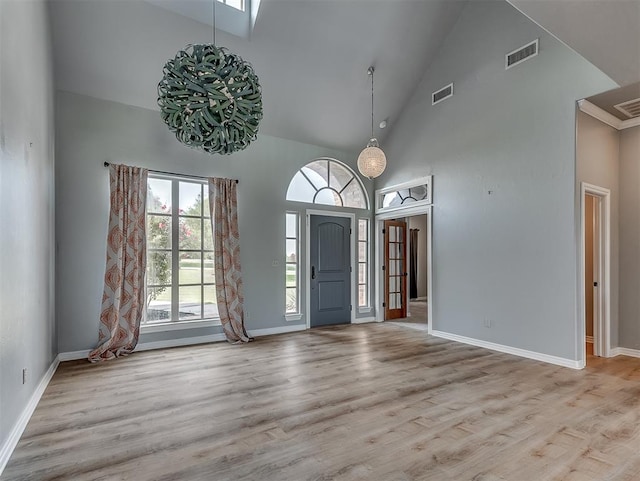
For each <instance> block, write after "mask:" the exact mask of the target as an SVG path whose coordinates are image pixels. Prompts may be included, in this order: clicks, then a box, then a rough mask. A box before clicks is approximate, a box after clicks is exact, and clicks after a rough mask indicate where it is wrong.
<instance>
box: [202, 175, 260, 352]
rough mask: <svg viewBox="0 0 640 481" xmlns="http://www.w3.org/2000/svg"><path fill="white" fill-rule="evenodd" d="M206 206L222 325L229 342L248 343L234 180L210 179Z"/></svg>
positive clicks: (250, 339)
mask: <svg viewBox="0 0 640 481" xmlns="http://www.w3.org/2000/svg"><path fill="white" fill-rule="evenodd" d="M209 206H210V209H209V211H210V212H211V216H212V218H211V224H212V225H213V244H214V264H215V266H214V267H215V276H216V296H217V300H218V312H219V313H220V321H221V322H222V328H223V330H224V334H225V336H226V337H227V340H228V341H229V342H232V343H243V342H249V341H252V340H253V338H252V337H249V335H248V334H247V331H246V330H245V327H244V307H243V305H244V293H243V289H242V272H241V269H240V233H239V231H238V200H237V189H236V181H235V180H232V179H218V178H210V179H209Z"/></svg>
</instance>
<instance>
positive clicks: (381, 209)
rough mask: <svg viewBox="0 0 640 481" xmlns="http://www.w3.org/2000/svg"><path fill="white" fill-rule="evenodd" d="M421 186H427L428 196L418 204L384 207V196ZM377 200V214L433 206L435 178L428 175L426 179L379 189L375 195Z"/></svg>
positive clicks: (417, 202)
mask: <svg viewBox="0 0 640 481" xmlns="http://www.w3.org/2000/svg"><path fill="white" fill-rule="evenodd" d="M421 185H426V186H427V196H426V198H424V199H422V200H418V201H416V202H411V203H409V204H402V205H397V206H393V207H383V205H384V204H383V201H384V196H385V195H386V194H389V193H391V192H396V191H399V190H406V189H410V188H412V187H418V186H421ZM375 199H376V214H381V213H385V212H394V211H396V210H403V209H406V208H407V207H418V206H422V205H430V204H433V176H432V175H428V176H426V177H422V178H419V179H415V180H411V181H408V182H404V183H402V184H398V185H394V186H391V187H385V188H384V189H378V190H376V193H375Z"/></svg>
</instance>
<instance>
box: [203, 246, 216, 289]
mask: <svg viewBox="0 0 640 481" xmlns="http://www.w3.org/2000/svg"><path fill="white" fill-rule="evenodd" d="M203 268H204V283H205V284H215V282H216V277H215V267H214V264H213V252H206V253H205V254H204V261H203ZM205 298H206V295H205Z"/></svg>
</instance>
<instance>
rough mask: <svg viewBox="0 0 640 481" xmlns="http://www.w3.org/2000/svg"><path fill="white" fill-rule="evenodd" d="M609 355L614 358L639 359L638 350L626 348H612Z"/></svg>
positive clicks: (639, 352) (639, 353)
mask: <svg viewBox="0 0 640 481" xmlns="http://www.w3.org/2000/svg"><path fill="white" fill-rule="evenodd" d="M609 353H610V354H611V357H614V356H629V357H640V349H630V348H628V347H614V348H612V349H611V350H610V351H609Z"/></svg>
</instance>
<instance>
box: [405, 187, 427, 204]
mask: <svg viewBox="0 0 640 481" xmlns="http://www.w3.org/2000/svg"><path fill="white" fill-rule="evenodd" d="M409 192H410V193H411V197H413V198H414V199H416V200H424V199H426V198H427V194H428V191H427V184H423V185H418V186H416V187H411V188H410V189H409Z"/></svg>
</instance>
